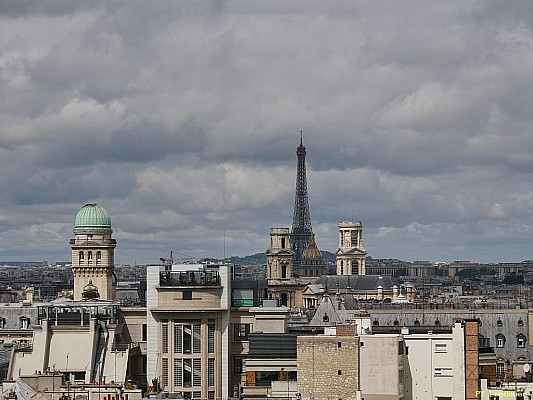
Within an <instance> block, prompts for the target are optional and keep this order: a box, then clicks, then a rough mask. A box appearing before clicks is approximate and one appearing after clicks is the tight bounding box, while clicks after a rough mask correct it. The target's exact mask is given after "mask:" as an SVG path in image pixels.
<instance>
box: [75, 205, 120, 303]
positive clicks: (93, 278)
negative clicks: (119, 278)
mask: <svg viewBox="0 0 533 400" xmlns="http://www.w3.org/2000/svg"><path fill="white" fill-rule="evenodd" d="M112 233H113V230H112V229H111V217H110V216H109V213H108V212H107V210H106V209H105V208H104V207H102V206H100V205H98V204H92V203H91V204H86V205H84V206H83V207H82V209H81V210H80V211H78V214H76V222H75V224H74V239H70V247H71V249H72V272H73V274H74V300H82V299H84V297H83V294H84V292H85V289H86V288H87V287H88V285H91V287H95V289H96V290H95V291H96V292H97V293H99V297H100V299H101V300H113V299H114V298H115V293H116V277H115V274H114V272H113V271H114V269H115V247H116V245H117V242H116V240H115V239H113V238H112V237H111V234H112ZM86 298H87V297H85V299H86Z"/></svg>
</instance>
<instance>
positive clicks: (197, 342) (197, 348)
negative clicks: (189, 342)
mask: <svg viewBox="0 0 533 400" xmlns="http://www.w3.org/2000/svg"><path fill="white" fill-rule="evenodd" d="M201 328H202V326H201V325H193V327H192V329H193V349H192V351H193V353H196V354H198V353H201V352H202V334H201Z"/></svg>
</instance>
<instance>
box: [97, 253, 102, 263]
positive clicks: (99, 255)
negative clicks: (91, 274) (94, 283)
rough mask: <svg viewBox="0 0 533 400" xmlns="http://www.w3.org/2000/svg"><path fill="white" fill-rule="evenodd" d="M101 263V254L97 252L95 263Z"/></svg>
mask: <svg viewBox="0 0 533 400" xmlns="http://www.w3.org/2000/svg"><path fill="white" fill-rule="evenodd" d="M101 261H102V252H101V251H97V252H96V263H97V264H99V263H100V262H101Z"/></svg>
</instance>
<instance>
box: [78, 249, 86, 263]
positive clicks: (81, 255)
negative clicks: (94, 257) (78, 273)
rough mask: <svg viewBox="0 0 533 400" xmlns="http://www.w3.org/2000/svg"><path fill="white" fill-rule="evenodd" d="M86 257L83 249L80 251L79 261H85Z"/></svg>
mask: <svg viewBox="0 0 533 400" xmlns="http://www.w3.org/2000/svg"><path fill="white" fill-rule="evenodd" d="M84 258H85V255H84V254H83V251H80V252H79V253H78V260H79V263H80V264H81V263H83V259H84Z"/></svg>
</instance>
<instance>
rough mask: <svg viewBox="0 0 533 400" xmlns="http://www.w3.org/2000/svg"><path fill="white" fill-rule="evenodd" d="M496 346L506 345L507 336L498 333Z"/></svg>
mask: <svg viewBox="0 0 533 400" xmlns="http://www.w3.org/2000/svg"><path fill="white" fill-rule="evenodd" d="M496 347H505V336H503V335H502V334H501V333H498V334H497V335H496Z"/></svg>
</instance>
